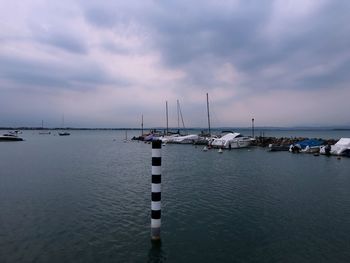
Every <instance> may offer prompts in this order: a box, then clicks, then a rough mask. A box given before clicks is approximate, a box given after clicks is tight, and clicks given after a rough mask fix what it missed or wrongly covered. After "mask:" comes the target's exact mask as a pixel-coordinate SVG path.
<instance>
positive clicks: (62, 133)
mask: <svg viewBox="0 0 350 263" xmlns="http://www.w3.org/2000/svg"><path fill="white" fill-rule="evenodd" d="M62 129H64V115H63V117H62ZM58 135H59V136H69V135H70V133H69V132H66V131H64V132H59V133H58Z"/></svg>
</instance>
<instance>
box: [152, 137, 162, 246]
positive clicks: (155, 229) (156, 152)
mask: <svg viewBox="0 0 350 263" xmlns="http://www.w3.org/2000/svg"><path fill="white" fill-rule="evenodd" d="M161 149H162V141H161V140H156V141H152V204H151V209H152V211H151V237H152V240H160V225H161V185H162V181H161V165H162V157H161Z"/></svg>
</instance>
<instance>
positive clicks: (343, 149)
mask: <svg viewBox="0 0 350 263" xmlns="http://www.w3.org/2000/svg"><path fill="white" fill-rule="evenodd" d="M320 153H321V154H326V155H327V154H331V155H338V156H348V157H350V138H341V139H340V140H339V141H338V142H337V143H336V144H334V145H326V146H323V147H321V149H320Z"/></svg>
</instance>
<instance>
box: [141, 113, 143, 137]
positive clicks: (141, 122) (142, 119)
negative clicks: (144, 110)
mask: <svg viewBox="0 0 350 263" xmlns="http://www.w3.org/2000/svg"><path fill="white" fill-rule="evenodd" d="M142 135H143V114H142V116H141V136H142Z"/></svg>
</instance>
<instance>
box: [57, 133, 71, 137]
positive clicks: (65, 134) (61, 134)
mask: <svg viewBox="0 0 350 263" xmlns="http://www.w3.org/2000/svg"><path fill="white" fill-rule="evenodd" d="M58 135H59V136H69V135H70V133H69V132H59V133H58Z"/></svg>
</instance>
